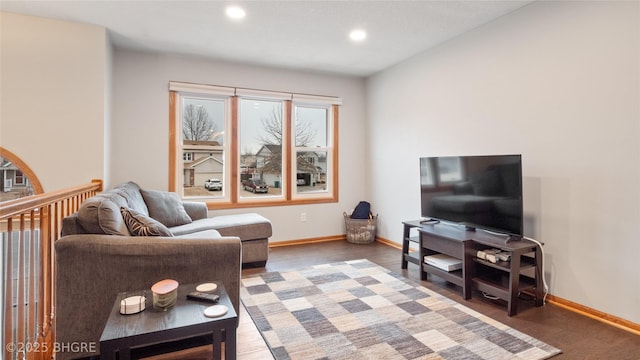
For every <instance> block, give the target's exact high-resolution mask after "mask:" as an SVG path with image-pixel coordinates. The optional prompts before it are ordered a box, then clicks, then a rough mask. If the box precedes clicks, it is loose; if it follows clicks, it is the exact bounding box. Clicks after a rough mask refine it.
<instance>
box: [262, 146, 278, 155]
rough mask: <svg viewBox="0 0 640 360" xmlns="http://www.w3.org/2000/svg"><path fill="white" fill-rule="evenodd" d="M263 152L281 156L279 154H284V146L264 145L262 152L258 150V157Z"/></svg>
mask: <svg viewBox="0 0 640 360" xmlns="http://www.w3.org/2000/svg"><path fill="white" fill-rule="evenodd" d="M263 151H268V152H269V153H271V154H279V153H282V145H271V144H267V145H262V147H261V148H260V150H258V152H257V153H256V155H260V153H262V152H263Z"/></svg>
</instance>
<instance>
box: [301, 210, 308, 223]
mask: <svg viewBox="0 0 640 360" xmlns="http://www.w3.org/2000/svg"><path fill="white" fill-rule="evenodd" d="M300 221H302V222H305V221H307V213H306V212H301V213H300Z"/></svg>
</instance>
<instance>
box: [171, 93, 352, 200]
mask: <svg viewBox="0 0 640 360" xmlns="http://www.w3.org/2000/svg"><path fill="white" fill-rule="evenodd" d="M169 88H170V123H171V131H170V159H169V169H170V176H171V178H170V181H169V184H170V190H172V191H176V192H178V193H181V194H182V197H183V198H186V199H195V200H201V201H206V202H207V204H208V206H209V208H210V209H213V208H225V207H243V206H263V205H286V204H299V203H301V202H304V203H310V202H311V203H312V202H335V201H337V198H338V195H337V194H338V186H337V181H338V173H337V164H338V162H337V157H338V151H337V146H336V141H337V121H338V105H339V104H340V103H341V100H340V99H339V98H334V97H326V96H311V95H301V94H291V93H282V92H273V91H263V90H253V89H241V88H232V87H221V86H210V85H199V84H188V83H179V82H171V83H170V85H169ZM213 179H216V180H218V179H219V180H221V182H222V191H212V188H214V187H213V186H210V185H209V184H211V181H210V180H213ZM207 181H209V183H207ZM216 184H217V182H216ZM215 188H216V189H215V190H218V189H217V188H218V186H217V185H216V186H215Z"/></svg>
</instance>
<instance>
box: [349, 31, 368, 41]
mask: <svg viewBox="0 0 640 360" xmlns="http://www.w3.org/2000/svg"><path fill="white" fill-rule="evenodd" d="M349 38H350V39H351V40H353V41H362V40H364V39H366V38H367V32H366V31H364V30H362V29H356V30H353V31H351V32H350V33H349Z"/></svg>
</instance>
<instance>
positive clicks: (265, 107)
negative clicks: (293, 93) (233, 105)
mask: <svg viewBox="0 0 640 360" xmlns="http://www.w3.org/2000/svg"><path fill="white" fill-rule="evenodd" d="M239 102H240V105H239V108H240V111H239V116H238V120H239V124H238V125H239V126H238V128H239V129H240V131H239V135H240V191H239V196H240V198H241V199H244V198H253V199H254V200H257V199H258V195H259V196H260V197H264V195H268V196H270V197H279V198H281V199H282V183H283V181H282V179H283V174H282V169H283V160H284V159H283V157H282V154H283V136H284V135H285V133H284V122H283V118H284V111H283V102H282V101H268V100H258V99H250V98H248V99H243V98H241V99H240V100H239ZM251 179H256V180H261V181H262V182H264V183H265V184H266V185H267V192H265V193H262V192H256V189H255V188H254V187H252V186H251V184H248V183H247V181H248V180H251Z"/></svg>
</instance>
